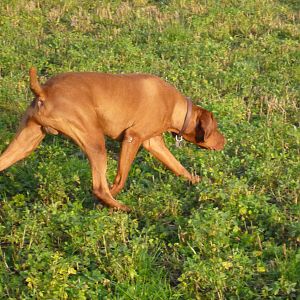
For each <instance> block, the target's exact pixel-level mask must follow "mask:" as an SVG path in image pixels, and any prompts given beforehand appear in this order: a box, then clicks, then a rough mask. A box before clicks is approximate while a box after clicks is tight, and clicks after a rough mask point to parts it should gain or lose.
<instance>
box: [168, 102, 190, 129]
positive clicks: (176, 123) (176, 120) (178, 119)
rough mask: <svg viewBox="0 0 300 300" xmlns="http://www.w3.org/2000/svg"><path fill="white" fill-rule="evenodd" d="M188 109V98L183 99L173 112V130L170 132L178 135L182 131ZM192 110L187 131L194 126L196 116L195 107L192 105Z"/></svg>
mask: <svg viewBox="0 0 300 300" xmlns="http://www.w3.org/2000/svg"><path fill="white" fill-rule="evenodd" d="M187 108H188V105H187V99H186V98H182V99H181V100H180V101H178V102H177V103H176V105H175V107H174V110H173V114H172V120H171V128H170V130H169V131H171V132H174V133H176V134H178V133H179V132H180V131H181V130H182V127H183V124H184V121H185V118H186V116H187ZM191 110H192V111H191V115H190V118H189V122H188V124H187V127H186V130H185V131H189V129H190V127H191V126H193V125H192V123H193V122H192V120H193V119H194V118H195V115H196V110H195V105H193V104H192V107H191ZM183 134H184V133H183Z"/></svg>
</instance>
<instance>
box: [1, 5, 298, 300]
mask: <svg viewBox="0 0 300 300" xmlns="http://www.w3.org/2000/svg"><path fill="white" fill-rule="evenodd" d="M298 11H299V4H298V1H288V0H285V1H284V0H282V1H279V0H278V1H277V0H263V1H261V0H251V1H245V0H241V1H238V0H236V1H230V0H225V1H212V0H208V1H204V0H203V1H192V0H191V1H187V0H181V1H179V0H178V1H175V0H174V1H145V0H139V1H129V2H123V1H113V2H111V1H103V2H97V1H72V0H70V1H58V0H57V1H44V0H40V1H37V0H33V1H17V0H13V1H11V0H10V1H8V0H2V1H1V5H0V15H1V18H0V37H1V38H0V47H1V51H0V151H2V150H4V149H5V147H6V146H7V144H8V143H9V141H10V139H11V138H12V136H13V134H14V132H15V131H16V129H17V127H18V123H19V120H20V116H21V115H22V112H23V111H24V109H25V107H26V106H27V105H28V103H29V102H30V100H31V99H32V95H31V93H30V91H29V88H28V69H29V67H30V66H32V65H34V66H36V67H37V68H38V70H39V72H40V75H41V78H42V80H45V79H46V78H49V77H50V76H52V75H54V74H57V73H59V72H63V71H84V70H89V71H90V70H93V71H102V72H112V73H120V72H121V73H128V72H143V73H152V74H155V75H158V76H160V77H162V78H165V79H166V80H167V81H169V82H170V83H173V84H174V85H175V86H176V87H178V88H179V89H180V90H181V91H182V92H183V93H184V94H185V95H188V96H190V97H191V98H192V99H193V101H194V102H195V103H198V104H199V105H201V106H203V107H205V108H207V109H209V110H212V111H213V112H214V113H215V114H216V116H217V118H218V119H219V124H220V128H221V130H222V132H223V133H224V134H225V136H226V138H227V141H228V143H227V145H226V148H225V150H224V151H222V152H207V151H199V150H198V149H196V148H195V147H194V146H192V145H186V146H185V147H184V148H179V149H177V148H175V147H174V146H173V144H174V141H173V139H172V137H170V136H168V135H166V136H165V138H166V141H167V143H168V145H169V147H170V148H171V149H172V152H173V153H174V154H175V156H176V157H177V158H178V159H179V160H180V161H181V162H182V163H183V164H184V165H185V166H186V167H187V168H188V169H189V170H192V171H196V172H197V173H198V174H200V175H201V176H202V177H203V179H202V181H201V182H200V183H199V184H198V185H196V186H190V185H189V184H187V183H186V182H185V181H183V180H181V179H180V178H176V177H175V176H174V175H173V174H171V173H170V172H169V171H167V170H165V169H164V168H163V167H162V166H161V165H160V164H159V163H158V162H157V161H156V160H155V159H153V158H152V157H151V156H150V155H149V154H147V153H146V152H145V151H144V150H141V151H140V152H139V155H138V157H137V159H136V161H135V164H134V165H133V168H132V170H131V173H130V176H129V180H128V183H127V185H126V189H125V190H124V191H123V192H122V193H121V194H120V195H119V196H118V199H119V200H120V201H122V202H124V203H126V204H127V205H129V206H131V207H132V208H134V210H133V212H132V213H131V214H124V213H113V214H109V212H108V210H107V209H99V208H97V207H96V206H95V201H94V199H93V197H92V195H91V190H90V187H91V175H90V170H89V166H88V163H87V160H86V158H85V157H84V156H83V155H82V153H81V152H80V151H79V150H78V148H77V147H76V146H74V145H73V144H72V143H71V142H69V141H67V140H66V139H64V138H61V137H51V136H49V137H47V138H46V140H45V141H44V142H43V144H42V145H41V146H40V147H39V149H38V151H36V152H35V153H34V154H32V155H31V156H30V157H29V158H28V159H26V160H24V161H22V162H20V163H18V164H16V165H14V166H13V167H11V168H10V169H8V170H6V171H5V172H2V173H1V174H0V219H1V223H0V298H1V299H296V298H297V291H298V292H299V278H300V253H299V248H298V246H299V242H300V237H299V231H300V230H299V205H298V197H299V171H300V168H299V157H300V156H299V110H298V109H299V102H298V101H299V90H298V88H299V79H300V78H299V76H300V75H299V74H300V73H299V19H298V17H299V15H298ZM297 62H298V65H297ZM108 149H109V170H108V178H109V180H110V181H112V180H113V177H114V173H115V171H116V160H115V159H116V157H117V151H118V145H117V144H116V143H114V142H111V141H108Z"/></svg>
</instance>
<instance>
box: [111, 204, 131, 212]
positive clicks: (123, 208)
mask: <svg viewBox="0 0 300 300" xmlns="http://www.w3.org/2000/svg"><path fill="white" fill-rule="evenodd" d="M116 211H123V212H127V213H129V212H131V209H130V208H129V207H128V206H126V205H124V204H120V205H119V206H115V207H111V208H110V209H109V212H110V213H113V212H116Z"/></svg>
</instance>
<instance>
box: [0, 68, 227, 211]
mask: <svg viewBox="0 0 300 300" xmlns="http://www.w3.org/2000/svg"><path fill="white" fill-rule="evenodd" d="M30 88H31V90H32V92H33V94H34V95H35V100H34V101H33V102H32V104H31V105H30V106H29V107H28V109H27V110H26V112H25V114H24V117H23V120H22V122H21V125H20V128H19V130H18V132H17V134H16V136H15V138H14V139H13V141H12V142H11V144H10V145H9V146H8V148H7V149H6V151H5V152H4V153H3V154H2V155H1V156H0V171H2V170H4V169H6V168H8V167H9V166H11V165H12V164H14V163H15V162H17V161H19V160H20V159H22V158H25V157H26V156H27V155H29V154H30V153H31V152H32V151H33V150H34V149H35V148H36V147H37V146H38V145H39V143H40V142H41V140H42V139H43V138H44V136H45V134H46V133H52V134H58V133H61V134H64V135H66V136H68V137H70V138H71V139H72V140H74V141H75V142H76V143H77V144H78V145H79V147H80V148H81V149H82V150H83V151H84V152H85V153H86V155H87V157H88V159H89V161H90V164H91V169H92V176H93V192H94V194H95V196H96V197H97V198H98V199H99V200H100V201H101V202H102V203H103V204H104V205H106V206H108V207H111V208H116V209H120V210H123V211H129V208H128V207H127V206H125V205H124V204H121V203H119V202H118V201H116V200H115V199H114V196H115V195H116V194H117V193H118V192H120V190H121V189H122V188H123V187H124V184H125V181H126V179H127V176H128V172H129V169H130V166H131V164H132V162H133V160H134V158H135V156H136V154H137V152H138V149H139V148H140V146H141V145H143V147H144V148H145V149H146V150H148V151H149V152H150V153H151V154H152V155H153V156H154V157H156V158H157V159H158V160H160V161H161V162H162V163H163V164H164V165H165V166H166V167H167V168H169V169H170V170H171V171H173V172H174V173H175V174H176V175H180V176H183V177H184V178H186V179H187V180H189V181H190V182H192V183H196V182H199V180H200V178H199V176H197V175H192V174H190V173H189V172H188V171H187V170H186V169H185V168H184V167H183V166H182V165H181V164H180V163H179V162H178V161H177V160H176V158H175V157H174V156H173V155H172V154H171V152H170V151H169V150H168V149H167V147H166V145H165V143H164V141H163V137H162V134H163V133H164V132H166V131H169V132H174V133H178V132H179V131H180V129H181V128H182V125H183V121H184V118H185V115H186V107H187V105H186V98H185V97H184V96H183V95H182V94H181V93H180V92H179V91H178V90H176V89H175V88H174V87H173V86H171V85H169V84H168V83H166V82H165V81H163V80H161V79H160V78H158V77H155V76H151V75H144V74H131V75H112V74H103V73H96V72H82V73H64V74H60V75H57V76H55V77H53V78H51V79H49V80H48V81H47V82H46V83H45V84H44V85H41V84H40V83H39V81H38V79H37V72H36V69H35V68H31V69H30ZM105 136H108V137H110V138H112V139H116V140H119V141H120V142H121V143H122V146H121V151H120V157H119V165H118V171H117V175H116V177H115V180H114V184H113V185H112V187H110V188H109V186H108V183H107V180H106V169H107V165H106V148H105V139H104V137H105ZM183 138H184V139H186V140H187V141H190V142H192V143H194V144H196V145H198V146H199V147H201V148H205V149H210V150H222V149H223V147H224V144H225V139H224V137H223V135H222V134H221V133H220V132H219V131H218V129H217V122H216V120H215V119H214V117H213V114H212V113H211V112H208V111H207V110H205V109H203V108H201V107H199V106H196V105H193V106H192V114H191V119H190V122H189V125H188V127H187V129H186V130H185V133H184V134H183Z"/></svg>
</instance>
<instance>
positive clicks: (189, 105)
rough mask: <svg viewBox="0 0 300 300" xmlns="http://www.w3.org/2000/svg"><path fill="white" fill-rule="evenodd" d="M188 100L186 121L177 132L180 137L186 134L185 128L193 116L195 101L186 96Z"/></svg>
mask: <svg viewBox="0 0 300 300" xmlns="http://www.w3.org/2000/svg"><path fill="white" fill-rule="evenodd" d="M186 102H187V110H186V114H185V118H184V122H183V125H182V128H181V130H180V131H179V132H178V133H177V134H176V135H177V137H179V138H180V137H181V136H182V135H183V134H184V132H185V130H186V129H187V127H188V125H189V123H190V119H191V116H192V106H193V103H192V101H191V99H190V98H186Z"/></svg>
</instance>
